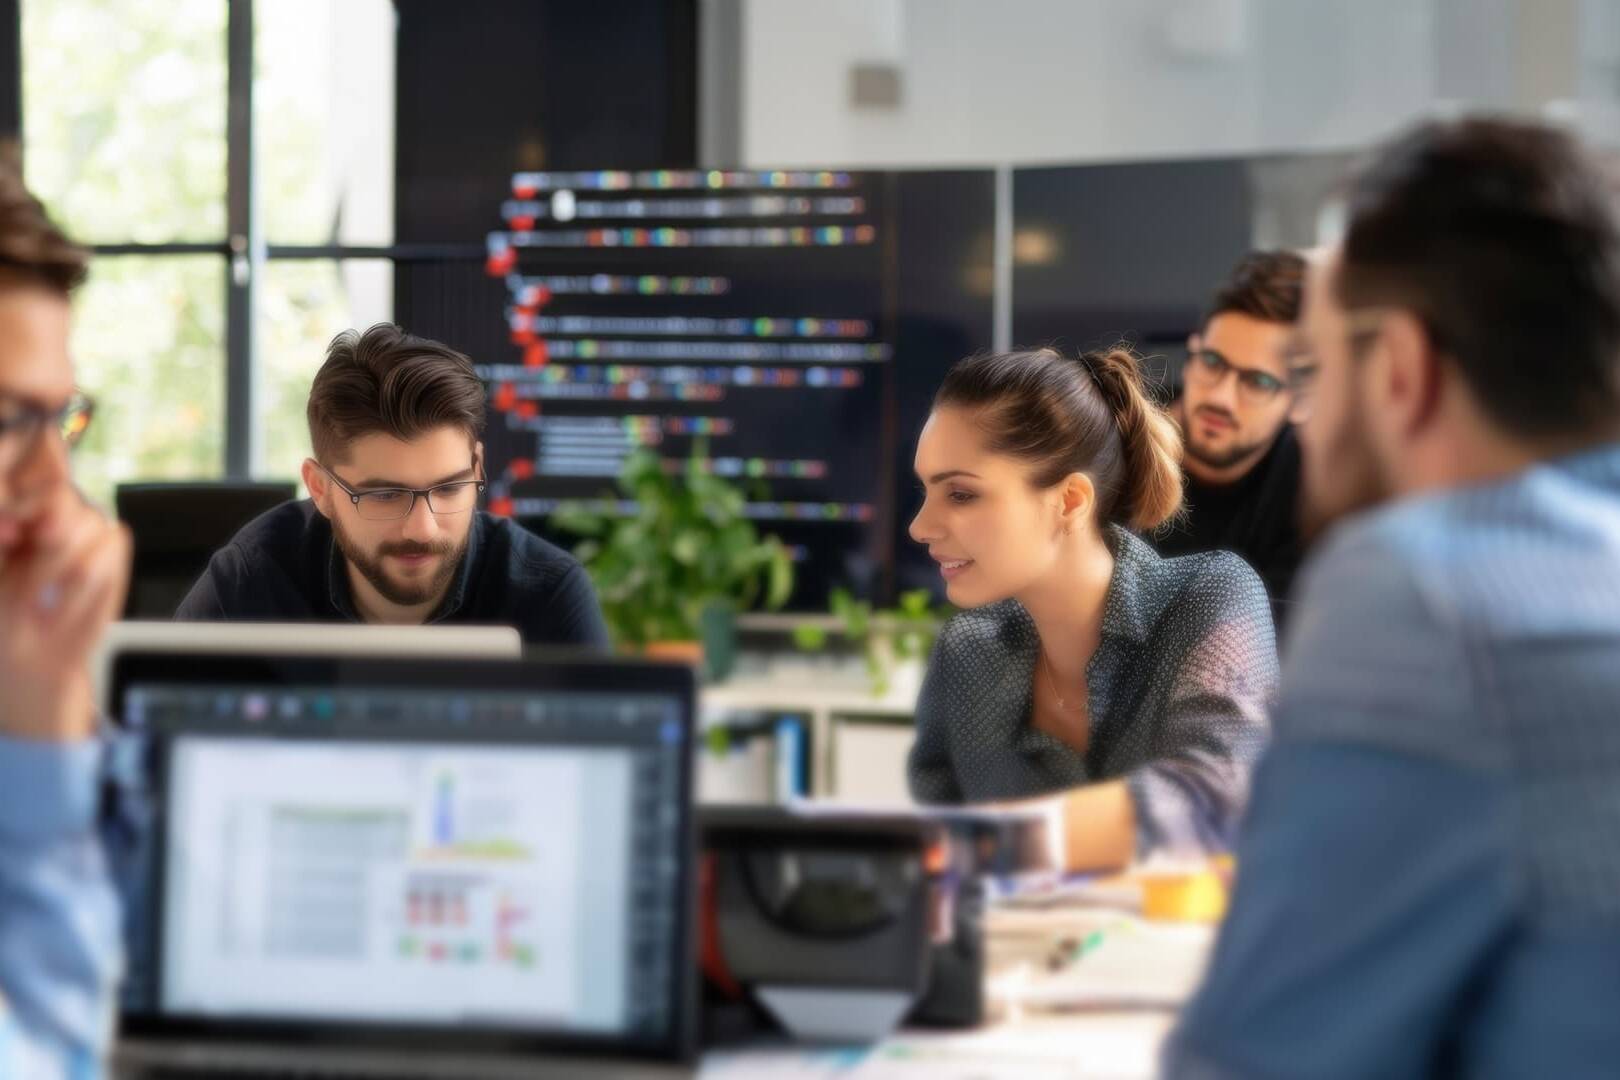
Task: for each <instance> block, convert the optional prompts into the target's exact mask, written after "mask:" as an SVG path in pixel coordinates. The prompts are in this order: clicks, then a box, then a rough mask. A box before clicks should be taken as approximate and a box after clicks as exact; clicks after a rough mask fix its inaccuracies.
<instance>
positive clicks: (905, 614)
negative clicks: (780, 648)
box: [793, 589, 951, 697]
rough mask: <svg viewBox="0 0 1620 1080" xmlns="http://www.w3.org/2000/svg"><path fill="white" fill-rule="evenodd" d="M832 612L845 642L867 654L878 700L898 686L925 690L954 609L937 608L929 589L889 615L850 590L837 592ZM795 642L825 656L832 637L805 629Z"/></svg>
mask: <svg viewBox="0 0 1620 1080" xmlns="http://www.w3.org/2000/svg"><path fill="white" fill-rule="evenodd" d="M828 607H829V608H830V609H831V611H832V614H833V615H834V616H835V617H837V619H838V621H839V623H840V630H839V632H840V634H841V635H842V636H843V638H844V640H845V641H846V642H848V643H849V644H850V645H851V646H852V647H854V648H855V649H856V650H857V651H858V652H859V653H860V654H861V657H862V659H863V660H864V662H865V664H866V674H867V677H868V679H870V681H871V686H872V694H873V696H874V697H884V696H885V695H887V694H888V693H889V691H890V690H892V689H894V688H895V685H896V683H897V682H903V683H904V684H905V685H904V686H903V689H904V690H906V691H908V692H914V691H915V689H916V688H917V687H920V686H921V684H922V674H923V670H924V668H925V667H926V666H927V664H928V655H929V653H931V652H933V649H934V639H935V638H937V637H938V636H939V628H940V627H941V626H943V625H944V624H945V620H946V618H948V617H949V616H950V614H951V609H950V608H949V607H942V608H939V609H937V610H936V609H935V608H934V606H933V597H932V595H930V594H929V592H928V590H927V589H914V590H912V591H910V592H904V593H901V594H900V605H899V606H898V607H896V608H893V609H890V610H886V611H874V610H873V608H872V603H871V601H869V600H857V599H855V597H854V594H852V593H851V592H850V591H849V590H848V589H834V590H833V591H832V593H831V594H830V597H829V604H828ZM793 640H794V643H795V644H796V645H797V646H798V647H799V648H800V649H802V650H805V651H807V652H819V651H821V650H822V649H825V648H826V647H827V640H828V635H827V631H826V630H825V629H824V628H823V627H821V626H819V625H817V624H815V623H805V624H803V625H801V626H798V627H796V628H795V629H794V632H793ZM912 683H915V684H916V686H915V687H914V686H912V685H911V684H912Z"/></svg>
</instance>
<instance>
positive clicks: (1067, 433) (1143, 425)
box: [934, 346, 1182, 530]
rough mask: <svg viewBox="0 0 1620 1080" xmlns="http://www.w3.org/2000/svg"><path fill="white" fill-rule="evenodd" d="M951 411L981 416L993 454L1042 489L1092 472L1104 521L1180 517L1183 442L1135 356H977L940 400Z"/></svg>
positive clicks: (1137, 522)
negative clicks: (1024, 466)
mask: <svg viewBox="0 0 1620 1080" xmlns="http://www.w3.org/2000/svg"><path fill="white" fill-rule="evenodd" d="M945 405H951V406H956V407H959V408H966V409H972V410H974V411H975V412H976V413H977V420H978V422H979V424H980V426H981V427H982V428H983V429H984V431H985V433H986V435H987V436H988V440H989V441H988V446H989V448H990V449H991V450H992V451H994V452H996V453H1000V454H1010V455H1012V456H1013V457H1016V458H1019V459H1022V460H1023V461H1026V462H1028V463H1029V464H1030V465H1032V466H1033V467H1034V471H1033V472H1032V473H1031V474H1030V483H1031V484H1032V485H1034V486H1035V487H1037V488H1044V487H1050V486H1051V485H1053V484H1056V483H1057V482H1058V481H1060V480H1062V479H1063V478H1064V477H1065V476H1068V475H1069V474H1070V473H1075V472H1084V473H1088V474H1090V476H1091V482H1092V484H1093V485H1094V486H1095V487H1096V489H1097V519H1098V521H1099V522H1107V523H1115V522H1117V523H1122V524H1125V525H1128V526H1129V527H1131V528H1133V529H1144V530H1145V529H1154V528H1157V527H1158V526H1160V525H1162V524H1164V523H1165V522H1166V521H1168V520H1169V519H1170V518H1172V517H1174V516H1175V514H1176V513H1177V511H1179V510H1180V509H1181V485H1182V478H1181V435H1180V433H1179V431H1177V429H1176V425H1175V423H1174V422H1173V421H1171V419H1170V417H1169V416H1167V415H1166V414H1165V412H1164V410H1163V409H1161V408H1159V407H1158V406H1157V405H1155V404H1154V403H1153V402H1152V401H1151V400H1150V399H1149V398H1148V396H1147V391H1146V390H1145V389H1144V388H1143V386H1142V372H1141V368H1140V366H1139V365H1138V363H1137V360H1136V357H1135V356H1134V355H1133V354H1132V353H1131V352H1130V350H1129V349H1126V348H1124V347H1122V346H1116V347H1115V348H1112V349H1108V350H1106V351H1103V352H1092V353H1086V354H1085V355H1083V356H1081V357H1080V358H1079V359H1078V360H1075V359H1070V358H1069V357H1066V356H1063V355H1062V354H1060V353H1058V352H1057V351H1055V350H1053V349H1036V350H1034V351H1029V352H1010V353H981V354H979V355H977V356H970V357H968V358H967V359H966V360H963V361H961V362H960V363H958V364H957V365H956V366H955V367H953V368H951V371H950V374H948V375H946V376H945V382H944V384H943V385H942V386H940V388H939V393H937V394H936V395H935V396H934V406H935V408H938V407H940V406H945Z"/></svg>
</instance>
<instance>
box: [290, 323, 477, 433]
mask: <svg viewBox="0 0 1620 1080" xmlns="http://www.w3.org/2000/svg"><path fill="white" fill-rule="evenodd" d="M308 412H309V441H310V443H311V445H312V446H313V447H314V449H315V458H316V460H318V461H321V462H326V463H331V462H335V461H338V460H341V459H342V457H343V455H344V453H345V452H346V451H347V449H348V444H349V443H350V442H351V441H352V440H354V439H356V438H358V437H359V436H361V435H369V434H372V433H374V432H383V433H385V434H388V435H392V436H393V437H394V438H396V439H401V440H409V439H414V438H416V437H417V436H419V435H422V434H423V433H425V432H428V431H431V430H433V429H434V428H438V427H445V426H447V425H448V426H452V427H458V428H461V429H463V430H464V431H466V432H467V439H468V442H472V441H475V440H476V439H477V438H478V434H479V432H481V431H483V430H484V384H483V383H482V382H480V381H479V379H478V375H477V374H476V373H475V372H474V371H473V365H472V361H471V360H469V359H467V357H466V356H464V355H462V354H461V353H459V352H457V351H456V350H454V349H452V348H450V347H449V346H448V345H441V344H440V343H439V342H437V341H429V340H428V339H427V338H419V337H416V336H414V335H412V334H407V333H406V332H405V331H404V330H402V329H400V328H399V327H397V326H395V325H394V324H393V323H378V324H377V325H375V326H373V327H371V328H370V329H368V330H366V332H365V333H363V334H362V333H359V332H358V331H355V330H345V331H343V332H342V333H341V334H339V335H338V336H337V337H335V338H333V339H332V344H330V345H328V346H327V348H326V362H325V363H324V364H322V365H321V370H320V371H318V372H316V374H315V382H314V385H312V386H311V387H310V390H309V410H308Z"/></svg>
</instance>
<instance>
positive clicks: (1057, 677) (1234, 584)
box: [908, 349, 1278, 870]
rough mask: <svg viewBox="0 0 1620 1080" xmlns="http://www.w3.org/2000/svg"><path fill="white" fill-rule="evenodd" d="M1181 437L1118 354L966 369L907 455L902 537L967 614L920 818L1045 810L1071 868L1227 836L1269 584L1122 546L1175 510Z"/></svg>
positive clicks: (1264, 648)
mask: <svg viewBox="0 0 1620 1080" xmlns="http://www.w3.org/2000/svg"><path fill="white" fill-rule="evenodd" d="M1180 461H1181V440H1180V436H1179V435H1178V434H1177V430H1176V427H1175V424H1174V423H1173V422H1172V421H1171V420H1170V418H1169V417H1168V416H1167V415H1166V414H1165V413H1164V412H1163V411H1162V410H1161V409H1159V408H1158V406H1156V405H1155V404H1153V402H1152V401H1151V400H1150V399H1149V398H1148V397H1147V394H1146V393H1145V391H1144V390H1143V387H1142V380H1141V374H1140V371H1139V369H1138V366H1137V362H1136V359H1135V357H1134V356H1133V355H1132V354H1131V353H1130V352H1128V351H1127V350H1125V349H1113V350H1109V351H1106V352H1100V353H1089V354H1087V355H1085V356H1082V357H1081V358H1079V359H1078V360H1076V359H1071V358H1067V357H1064V356H1062V355H1060V354H1058V353H1057V352H1054V351H1053V350H1051V349H1041V350H1038V351H1033V352H1014V353H1001V354H993V355H980V356H974V357H970V358H969V359H967V360H964V361H962V362H961V363H959V364H957V365H956V367H954V368H953V369H952V370H951V372H950V374H949V375H948V376H947V377H946V379H945V383H944V385H943V386H941V387H940V389H939V393H938V394H937V395H936V396H935V399H934V408H933V412H932V413H931V415H930V416H929V419H928V423H927V424H926V425H925V426H924V428H923V431H922V435H921V437H920V438H919V440H918V443H917V454H916V470H917V476H918V478H919V479H920V480H921V482H922V485H923V494H924V501H923V506H922V510H921V511H920V512H919V513H918V514H917V517H916V519H915V520H914V521H913V522H912V523H911V536H912V539H914V540H916V541H917V542H918V543H920V544H926V545H927V546H928V550H929V554H931V555H932V556H933V557H934V558H935V560H936V561H938V562H939V564H940V572H941V573H942V575H943V576H944V578H945V586H946V593H947V595H948V596H949V598H950V600H951V602H952V603H954V604H955V605H957V606H958V607H961V608H965V609H967V610H964V611H963V612H962V613H961V614H959V615H957V616H956V617H954V618H953V619H951V621H950V622H949V623H947V624H946V626H945V628H944V630H943V632H942V633H941V634H940V638H939V642H938V644H937V646H936V647H935V650H934V655H933V658H932V660H931V661H930V663H929V669H928V677H927V680H926V682H925V683H924V685H923V690H922V695H921V697H920V699H919V701H918V704H917V741H916V744H915V746H914V747H913V749H912V752H911V758H910V762H909V766H908V772H909V780H910V784H911V791H912V795H913V796H914V797H915V798H917V799H918V800H919V801H921V802H932V803H964V802H1005V801H1007V800H1021V799H1030V798H1035V797H1045V798H1046V799H1047V801H1046V802H1045V803H1044V804H1043V805H1044V806H1045V807H1046V808H1047V809H1048V810H1049V811H1050V812H1051V814H1052V817H1053V820H1054V822H1055V823H1056V824H1057V825H1058V826H1059V830H1060V834H1061V836H1062V840H1061V844H1062V848H1063V850H1064V852H1065V862H1066V864H1067V866H1068V868H1069V869H1073V870H1083V869H1098V868H1104V867H1112V866H1119V865H1123V864H1125V863H1127V862H1129V861H1130V860H1131V859H1132V858H1135V857H1138V856H1142V855H1146V854H1148V853H1149V852H1152V851H1155V850H1168V851H1171V852H1176V853H1183V854H1186V853H1207V852H1215V851H1221V850H1224V849H1226V848H1227V847H1228V846H1229V845H1230V842H1231V841H1232V839H1233V835H1234V831H1235V827H1236V825H1237V821H1238V819H1239V817H1240V816H1241V813H1242V809H1243V806H1244V802H1245V800H1246V798H1247V793H1248V779H1249V771H1250V768H1251V767H1252V766H1253V764H1254V762H1255V760H1256V758H1257V757H1258V756H1259V754H1260V751H1261V749H1262V748H1263V746H1264V744H1265V739H1266V721H1265V713H1266V709H1267V707H1268V705H1269V703H1270V699H1271V697H1272V694H1273V691H1274V690H1275V687H1276V684H1277V674H1278V673H1277V651H1276V643H1275V639H1274V636H1273V631H1272V625H1271V608H1270V604H1269V602H1268V600H1267V599H1266V590H1265V587H1264V586H1263V585H1262V584H1261V582H1260V579H1259V577H1258V576H1256V575H1255V573H1254V571H1253V570H1251V569H1249V567H1248V565H1247V564H1245V563H1244V562H1243V561H1242V560H1241V559H1239V558H1238V557H1237V556H1235V555H1231V554H1229V553H1225V552H1217V553H1209V554H1203V555H1189V556H1186V557H1183V558H1177V559H1163V558H1160V557H1159V556H1158V555H1157V554H1155V553H1154V551H1153V549H1152V548H1151V547H1149V546H1148V544H1147V543H1146V542H1144V541H1143V540H1141V539H1140V538H1139V537H1138V536H1137V535H1136V533H1138V532H1144V531H1150V530H1153V529H1155V528H1157V527H1159V526H1160V525H1162V524H1164V523H1165V522H1167V521H1169V520H1170V519H1171V518H1173V517H1174V516H1175V515H1176V514H1177V513H1178V512H1179V510H1180V507H1181V467H1180Z"/></svg>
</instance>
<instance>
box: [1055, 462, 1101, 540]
mask: <svg viewBox="0 0 1620 1080" xmlns="http://www.w3.org/2000/svg"><path fill="white" fill-rule="evenodd" d="M1058 499H1059V502H1058V526H1059V528H1060V529H1061V530H1062V531H1063V535H1065V536H1069V535H1072V534H1073V533H1074V531H1075V530H1076V529H1083V528H1085V527H1086V526H1087V525H1088V524H1089V523H1090V522H1091V519H1092V517H1093V516H1095V514H1096V512H1097V488H1096V486H1095V485H1094V484H1092V482H1091V477H1090V476H1088V475H1086V474H1085V473H1083V472H1075V473H1070V474H1069V475H1068V476H1067V477H1065V478H1064V479H1063V481H1062V483H1061V484H1059V486H1058Z"/></svg>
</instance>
